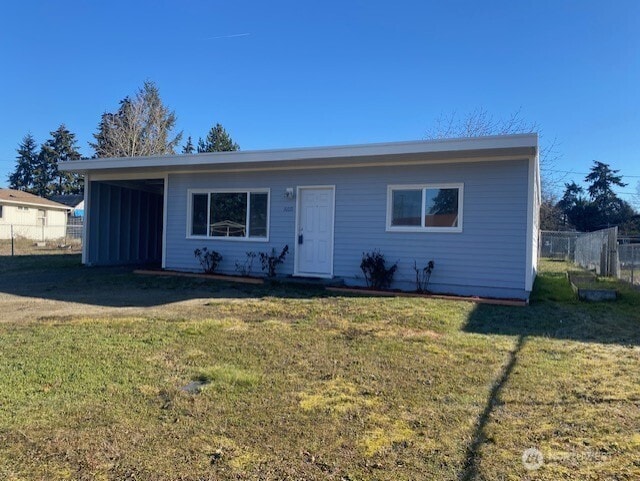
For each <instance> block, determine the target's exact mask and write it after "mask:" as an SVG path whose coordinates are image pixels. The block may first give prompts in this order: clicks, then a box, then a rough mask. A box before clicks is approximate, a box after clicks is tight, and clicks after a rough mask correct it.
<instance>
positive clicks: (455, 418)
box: [0, 256, 640, 480]
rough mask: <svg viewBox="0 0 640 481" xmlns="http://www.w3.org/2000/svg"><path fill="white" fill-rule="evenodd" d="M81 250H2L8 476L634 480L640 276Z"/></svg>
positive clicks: (1, 357)
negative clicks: (504, 297)
mask: <svg viewBox="0 0 640 481" xmlns="http://www.w3.org/2000/svg"><path fill="white" fill-rule="evenodd" d="M65 257H67V256H52V257H51V258H40V259H38V258H33V257H31V258H17V259H14V260H11V259H0V274H1V276H0V321H1V322H0V386H1V387H2V389H1V390H0V479H7V480H22V479H42V480H45V479H46V480H48V479H145V480H147V479H151V480H153V479H157V480H165V479H182V480H191V479H193V480H197V479H336V480H341V479H343V480H364V479H380V480H383V479H384V480H386V479H398V480H403V479H406V480H409V479H445V480H446V479H449V480H464V479H487V480H489V479H491V480H493V479H541V480H556V479H593V480H596V479H629V480H631V479H638V478H639V477H640V461H639V460H640V435H639V434H638V433H639V432H640V312H639V307H640V295H639V293H638V292H637V291H634V290H633V289H630V288H627V287H625V286H618V288H619V290H620V292H621V296H620V299H619V300H618V301H616V302H613V303H606V304H591V303H582V302H578V301H577V300H576V298H575V295H574V294H573V292H572V290H571V288H570V286H569V284H568V282H567V280H566V271H567V269H568V268H570V267H569V266H568V265H567V264H564V263H559V262H545V263H543V265H542V272H541V275H540V277H539V278H538V281H537V282H536V286H535V292H534V295H533V299H532V304H531V306H529V307H526V308H520V307H504V306H488V305H475V304H472V303H468V302H453V301H444V300H433V299H417V298H398V299H394V298H366V297H339V296H331V295H327V294H326V293H325V292H323V291H314V290H302V289H289V288H286V287H272V288H269V287H264V286H233V285H230V284H226V283H222V282H211V281H202V280H189V279H160V278H149V277H142V276H133V275H131V274H130V273H129V272H128V271H126V270H125V269H120V268H113V269H85V268H82V267H79V266H78V265H77V264H78V259H77V257H75V256H72V257H68V258H65ZM25 313H26V314H25ZM194 379H196V380H201V381H203V382H206V383H208V384H207V385H206V388H205V389H203V390H202V391H201V392H200V393H199V394H189V393H187V392H184V391H183V390H182V387H183V386H185V385H186V384H188V383H189V382H190V381H191V380H194ZM530 447H535V448H537V449H539V450H540V451H541V452H542V454H543V456H544V458H545V463H544V465H543V466H542V467H541V468H540V469H539V470H537V471H526V470H525V469H524V467H523V464H522V453H523V451H524V450H525V449H527V448H530Z"/></svg>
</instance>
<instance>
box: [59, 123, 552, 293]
mask: <svg viewBox="0 0 640 481" xmlns="http://www.w3.org/2000/svg"><path fill="white" fill-rule="evenodd" d="M60 169H61V170H67V171H75V172H80V173H82V174H84V176H85V201H84V206H85V219H86V222H85V226H84V244H83V252H82V261H83V263H84V264H86V265H113V264H154V263H156V264H157V265H158V266H161V267H162V268H164V269H171V270H180V271H199V270H200V266H199V263H198V260H197V259H196V258H195V257H194V250H195V249H197V248H203V247H207V248H208V249H209V250H215V251H217V252H219V253H220V254H222V256H223V260H222V262H221V263H220V265H219V268H218V271H219V272H221V273H227V274H237V267H236V264H243V263H244V262H245V260H246V253H247V252H271V250H272V249H275V250H276V251H277V252H280V251H281V250H282V249H283V247H284V246H285V245H287V246H289V255H288V256H287V257H286V259H285V262H284V263H283V264H282V265H280V266H279V268H278V274H279V275H284V276H300V277H314V278H339V279H342V280H344V282H345V284H346V285H353V286H361V285H364V277H363V275H362V272H361V271H360V261H361V259H362V255H363V252H369V251H372V250H379V251H380V252H381V253H382V254H383V255H384V256H385V258H386V260H387V263H388V264H393V263H395V262H397V263H398V269H397V271H396V273H395V277H394V280H393V284H392V286H391V287H392V288H394V289H402V290H415V288H416V284H415V271H414V269H413V267H414V261H415V262H417V264H418V266H424V265H426V263H427V262H428V261H429V260H434V262H435V269H434V271H433V274H432V276H431V282H430V284H429V290H431V291H432V292H439V293H451V294H458V295H472V296H486V297H495V298H510V299H527V298H528V297H529V294H530V292H531V289H532V286H533V281H534V278H535V275H536V268H537V253H538V247H537V243H538V213H539V205H540V176H539V167H538V136H537V135H536V134H519V135H504V136H491V137H478V138H465V139H446V140H433V141H415V142H393V143H380V144H365V145H347V146H337V147H314V148H292V149H281V150H256V151H238V152H220V153H201V154H193V155H164V156H153V157H134V158H122V159H117V158H105V159H87V160H76V161H68V162H65V163H64V164H61V165H60ZM254 273H257V274H259V273H260V268H259V266H257V265H254Z"/></svg>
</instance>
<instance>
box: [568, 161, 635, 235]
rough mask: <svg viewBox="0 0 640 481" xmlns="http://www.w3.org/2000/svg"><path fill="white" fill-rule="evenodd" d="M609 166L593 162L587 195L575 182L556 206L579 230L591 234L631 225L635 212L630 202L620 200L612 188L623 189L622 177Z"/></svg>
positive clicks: (588, 176)
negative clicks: (616, 226)
mask: <svg viewBox="0 0 640 481" xmlns="http://www.w3.org/2000/svg"><path fill="white" fill-rule="evenodd" d="M618 172H619V171H617V170H612V169H611V168H610V167H609V165H608V164H605V163H603V162H597V161H594V165H593V166H592V167H591V172H590V173H589V174H588V175H587V176H586V177H585V181H586V182H589V187H588V188H587V192H588V193H589V197H588V198H587V197H585V196H584V195H583V193H584V190H583V188H582V187H580V186H579V185H578V184H576V183H575V182H571V183H569V184H565V191H564V195H563V196H562V199H560V201H559V202H558V204H557V207H558V209H560V210H561V211H562V213H563V214H564V219H565V222H566V223H567V224H569V225H571V226H573V227H575V228H576V229H577V230H579V231H583V232H590V231H594V230H597V229H602V228H604V227H609V226H612V225H622V224H625V223H628V222H629V220H630V219H631V218H633V217H634V215H635V212H634V211H633V208H632V207H631V205H629V203H628V202H626V201H624V200H622V199H620V198H619V197H618V196H617V195H616V193H615V192H614V191H613V186H616V185H617V186H619V187H624V186H626V185H627V184H625V183H624V182H622V176H621V175H618Z"/></svg>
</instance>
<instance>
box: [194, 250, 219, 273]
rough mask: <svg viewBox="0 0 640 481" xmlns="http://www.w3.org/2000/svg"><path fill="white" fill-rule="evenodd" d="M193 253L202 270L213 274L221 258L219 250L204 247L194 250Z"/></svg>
mask: <svg viewBox="0 0 640 481" xmlns="http://www.w3.org/2000/svg"><path fill="white" fill-rule="evenodd" d="M193 255H194V256H195V257H196V259H198V262H200V265H201V266H202V270H204V272H205V273H206V274H213V273H214V272H215V270H216V269H217V268H218V264H220V261H221V260H222V256H221V255H220V253H219V252H216V251H210V250H209V249H207V248H206V247H203V248H202V249H196V250H194V251H193Z"/></svg>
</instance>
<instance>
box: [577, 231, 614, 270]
mask: <svg viewBox="0 0 640 481" xmlns="http://www.w3.org/2000/svg"><path fill="white" fill-rule="evenodd" d="M574 262H575V263H576V264H578V265H579V266H580V267H584V268H585V269H589V270H592V271H595V272H596V274H598V275H599V276H613V277H617V275H618V228H617V227H610V228H609V229H602V230H597V231H594V232H586V233H582V234H580V235H579V236H578V237H577V239H576V251H575V259H574Z"/></svg>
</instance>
